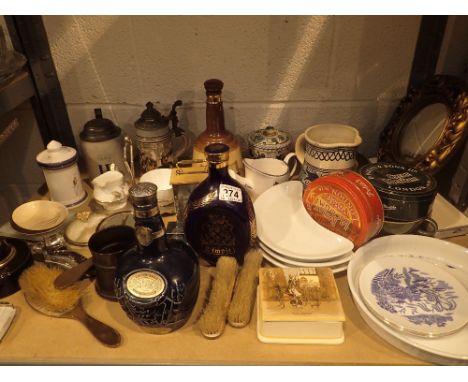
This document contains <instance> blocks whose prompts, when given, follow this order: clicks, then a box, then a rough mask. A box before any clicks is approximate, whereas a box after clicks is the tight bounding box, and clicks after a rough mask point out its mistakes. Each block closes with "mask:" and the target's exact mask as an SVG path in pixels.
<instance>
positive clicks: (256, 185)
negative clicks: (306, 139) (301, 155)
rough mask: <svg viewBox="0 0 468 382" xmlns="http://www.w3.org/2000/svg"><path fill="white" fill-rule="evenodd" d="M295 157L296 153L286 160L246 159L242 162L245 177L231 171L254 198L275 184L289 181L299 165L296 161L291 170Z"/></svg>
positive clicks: (230, 173) (286, 157)
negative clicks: (290, 162)
mask: <svg viewBox="0 0 468 382" xmlns="http://www.w3.org/2000/svg"><path fill="white" fill-rule="evenodd" d="M293 157H295V154H294V153H289V154H287V155H286V156H285V157H284V160H280V159H276V158H259V159H251V158H245V159H243V160H242V162H243V164H244V168H245V177H243V176H241V175H239V174H237V173H235V172H234V171H233V170H232V169H229V175H230V176H231V178H233V179H235V180H237V181H238V182H239V183H240V184H242V185H243V186H244V187H245V188H246V189H247V190H248V191H249V192H250V193H251V194H252V196H253V197H258V196H260V194H262V193H263V192H264V191H266V190H267V189H268V188H270V187H272V186H274V185H275V184H279V183H283V182H286V181H287V180H289V179H290V178H291V177H292V175H293V174H294V172H295V171H296V167H297V163H296V162H295V161H294V165H293V166H292V169H291V170H290V168H289V161H290V159H291V158H293Z"/></svg>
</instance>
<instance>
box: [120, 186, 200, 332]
mask: <svg viewBox="0 0 468 382" xmlns="http://www.w3.org/2000/svg"><path fill="white" fill-rule="evenodd" d="M156 192H157V187H156V186H155V185H154V184H152V183H139V184H137V185H135V186H132V187H131V188H130V190H129V195H130V199H131V202H132V204H133V208H134V218H135V234H136V238H137V243H138V245H137V247H136V248H134V249H131V250H129V251H127V252H126V253H125V254H124V255H123V256H122V257H121V258H119V261H118V264H117V269H116V274H115V279H114V289H115V294H116V297H117V299H118V301H119V303H120V305H121V307H122V309H123V310H124V311H125V312H126V313H127V316H128V317H129V318H130V319H132V320H133V321H135V322H136V323H137V324H138V325H140V326H142V327H143V328H145V329H147V330H148V331H150V332H151V333H155V334H164V333H169V332H172V331H174V330H176V329H178V328H180V327H182V326H183V325H184V324H185V323H186V322H187V320H188V319H189V317H190V314H191V312H192V310H193V308H194V306H195V303H196V301H197V297H198V290H199V285H200V273H199V272H200V271H199V265H198V258H197V256H196V254H195V253H194V251H193V249H192V248H191V247H190V246H189V245H188V244H187V243H185V242H183V241H179V240H167V238H166V231H165V227H164V223H163V221H162V218H161V215H160V213H159V209H158V203H157V198H156Z"/></svg>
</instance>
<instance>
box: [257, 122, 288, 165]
mask: <svg viewBox="0 0 468 382" xmlns="http://www.w3.org/2000/svg"><path fill="white" fill-rule="evenodd" d="M248 141H249V150H250V153H251V154H252V158H276V159H283V158H284V157H285V155H286V154H288V153H289V152H290V151H291V136H290V135H289V134H288V133H286V132H285V131H281V130H277V129H275V128H274V127H273V126H267V127H266V128H264V129H259V130H255V131H254V132H252V133H250V134H249V136H248Z"/></svg>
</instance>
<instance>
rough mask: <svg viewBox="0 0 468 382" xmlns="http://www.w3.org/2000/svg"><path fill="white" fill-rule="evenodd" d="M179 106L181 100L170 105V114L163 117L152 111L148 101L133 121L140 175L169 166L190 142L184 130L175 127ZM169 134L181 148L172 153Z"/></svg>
mask: <svg viewBox="0 0 468 382" xmlns="http://www.w3.org/2000/svg"><path fill="white" fill-rule="evenodd" d="M180 105H182V101H180V100H177V101H176V102H174V104H173V105H172V108H171V112H170V113H169V115H168V116H167V117H166V116H164V115H162V114H161V113H160V112H159V111H158V110H156V109H155V107H154V105H153V103H152V102H148V103H147V104H146V109H145V110H144V111H143V112H142V113H141V116H140V118H139V119H138V120H137V121H136V122H135V130H136V147H137V149H138V152H139V154H138V160H139V165H140V174H143V173H145V172H148V171H150V170H154V169H156V168H160V167H172V166H173V165H174V164H175V163H176V162H177V158H178V157H179V156H181V155H182V154H183V153H184V151H185V150H186V149H187V147H188V146H189V144H190V140H189V139H188V137H187V136H186V135H185V132H184V130H182V129H181V128H180V127H178V123H179V119H178V118H177V111H176V107H178V106H180ZM169 122H171V127H169ZM172 135H174V137H181V138H182V139H183V144H182V147H180V148H179V149H178V150H177V151H175V152H174V149H173V143H172Z"/></svg>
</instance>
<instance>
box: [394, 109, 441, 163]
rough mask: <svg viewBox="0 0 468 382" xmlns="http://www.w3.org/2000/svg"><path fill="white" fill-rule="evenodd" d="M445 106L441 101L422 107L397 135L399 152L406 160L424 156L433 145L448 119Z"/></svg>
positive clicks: (411, 160)
mask: <svg viewBox="0 0 468 382" xmlns="http://www.w3.org/2000/svg"><path fill="white" fill-rule="evenodd" d="M448 116H449V115H448V110H447V106H446V105H445V104H443V103H441V102H439V103H433V104H430V105H428V106H426V107H424V108H422V109H421V110H420V111H419V112H418V113H417V114H416V115H415V116H414V117H413V118H412V119H411V120H410V121H409V123H408V124H407V125H406V126H405V127H404V128H403V130H402V131H401V133H400V136H399V140H398V141H399V142H398V147H399V154H400V156H401V158H402V159H403V160H404V161H406V162H413V161H415V160H416V159H418V158H420V157H422V156H424V155H425V154H427V152H429V150H431V148H432V147H433V146H434V145H435V143H436V142H437V140H438V138H439V137H440V135H441V134H442V132H443V130H444V127H445V124H446V123H447V119H448Z"/></svg>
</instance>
